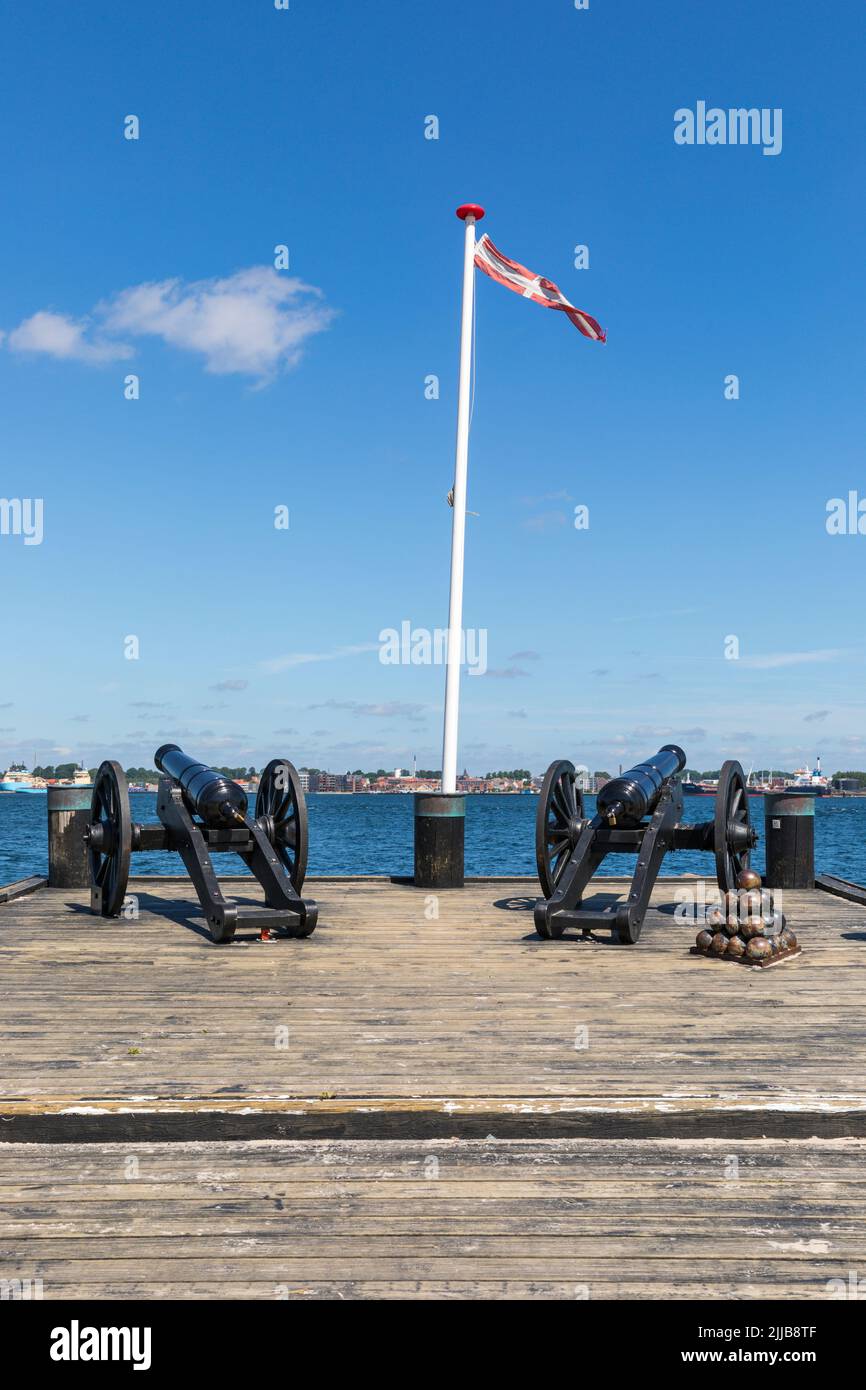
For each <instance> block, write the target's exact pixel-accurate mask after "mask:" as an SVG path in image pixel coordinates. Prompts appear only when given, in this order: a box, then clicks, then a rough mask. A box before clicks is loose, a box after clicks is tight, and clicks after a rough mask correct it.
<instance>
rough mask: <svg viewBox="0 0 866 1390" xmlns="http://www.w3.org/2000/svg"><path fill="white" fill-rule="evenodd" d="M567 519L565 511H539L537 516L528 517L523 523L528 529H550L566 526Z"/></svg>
mask: <svg viewBox="0 0 866 1390" xmlns="http://www.w3.org/2000/svg"><path fill="white" fill-rule="evenodd" d="M567 520H568V517H567V516H566V515H565V512H552V511H551V512H539V513H538V515H537V516H529V517H527V518H526V520H525V521H524V523H523V525H524V526H525V527H526V529H527V531H550V530H553V529H555V528H556V527H559V526H564V525H565V523H566V521H567Z"/></svg>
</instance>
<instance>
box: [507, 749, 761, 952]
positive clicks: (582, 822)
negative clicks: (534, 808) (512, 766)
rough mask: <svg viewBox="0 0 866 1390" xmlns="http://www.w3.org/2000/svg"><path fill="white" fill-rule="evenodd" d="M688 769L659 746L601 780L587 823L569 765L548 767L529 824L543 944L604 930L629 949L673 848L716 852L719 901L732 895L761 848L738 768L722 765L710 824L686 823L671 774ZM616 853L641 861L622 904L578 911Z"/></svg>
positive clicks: (682, 758) (678, 754)
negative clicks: (569, 933)
mask: <svg viewBox="0 0 866 1390" xmlns="http://www.w3.org/2000/svg"><path fill="white" fill-rule="evenodd" d="M685 765H686V755H685V753H684V752H683V750H682V749H681V748H679V747H677V745H676V744H673V743H667V744H665V746H664V747H663V748H660V749H659V751H658V753H656V754H655V756H654V757H652V758H648V759H647V760H646V762H644V763H639V764H638V765H637V766H636V767H633V768H631V769H630V770H629V771H628V772H625V773H623V774H622V775H621V776H620V777H614V778H613V779H612V780H611V781H609V782H606V783H605V785H604V786H603V787H602V789H601V791H600V792H599V793H598V798H597V803H596V814H595V815H594V816H592V817H588V816H586V815H585V813H584V802H583V793H582V791H581V790H580V789H579V787H578V786H577V779H576V773H575V768H574V764H573V763H570V762H568V761H566V760H560V761H557V762H554V763H551V765H550V767H549V768H548V770H547V774H546V776H545V779H544V784H543V786H542V790H541V796H540V798H539V804H538V812H537V815H536V826H535V852H536V862H537V865H538V877H539V881H540V883H541V888H542V892H543V893H544V897H543V898H542V899H540V900H539V901H538V902H537V903H536V905H535V926H536V929H537V931H538V933H539V935H540V936H544V937H548V938H549V937H559V936H562V934H563V932H564V931H565V929H566V928H567V927H580V928H581V929H582V930H583V931H584V932H589V931H592V930H594V929H596V928H608V929H610V930H611V932H612V934H613V936H614V938H615V939H616V940H618V941H620V942H623V943H626V944H633V943H634V942H636V941H637V939H638V937H639V936H640V931H641V927H642V926H643V920H644V917H645V915H646V910H647V906H648V904H649V899H650V894H651V893H652V889H653V885H654V883H655V881H656V878H657V877H658V873H659V869H660V868H661V863H662V860H663V859H664V856H665V855H666V854H667V853H669V852H670V851H671V850H703V851H705V852H709V853H712V854H714V855H715V863H716V878H717V880H718V884H719V888H720V890H721V892H722V894H723V895H724V894H727V893H731V892H734V891H735V890H736V889H737V881H738V878H739V876H740V874H741V873H742V872H743V870H744V869H748V867H749V855H750V852H751V850H752V849H753V848H754V846H755V844H756V843H757V840H758V834H757V831H756V830H754V829H753V827H752V825H751V824H750V821H749V798H748V793H747V789H746V779H745V776H744V775H743V769H742V767H741V766H740V764H739V763H738V762H733V761H729V762H726V763H725V764H724V766H723V768H722V771H721V774H720V776H719V785H718V790H717V792H716V804H715V814H714V817H713V819H712V820H711V821H708V822H704V823H702V824H697V825H683V824H682V823H681V822H680V817H681V815H682V812H683V790H682V786H681V784H680V782H679V779H678V773H680V772H682V770H683V768H684V767H685ZM615 853H620V854H635V853H636V854H637V856H638V862H637V867H636V869H635V872H634V877H633V879H632V882H631V888H630V890H629V894H628V898H627V900H626V902H625V903H622V904H619V905H617V906H616V907H614V908H613V909H611V910H607V911H602V910H592V909H589V908H584V907H582V906H581V899H582V897H583V893H584V890H585V889H586V886H587V884H588V883H589V881H590V879H591V878H592V876H593V874H594V873H595V871H596V869H597V868H598V867H599V865H600V864H601V862H602V860H603V859H604V858H605V857H606V856H607V855H608V854H615Z"/></svg>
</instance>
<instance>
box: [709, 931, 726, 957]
mask: <svg viewBox="0 0 866 1390" xmlns="http://www.w3.org/2000/svg"><path fill="white" fill-rule="evenodd" d="M727 949H728V938H727V936H726V935H725V933H724V932H723V931H717V932H716V934H715V936H714V937H713V939H712V941H711V943H710V955H711V956H723V955H724V953H725V951H726V950H727Z"/></svg>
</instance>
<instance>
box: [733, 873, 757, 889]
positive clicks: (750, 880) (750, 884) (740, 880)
mask: <svg viewBox="0 0 866 1390" xmlns="http://www.w3.org/2000/svg"><path fill="white" fill-rule="evenodd" d="M760 886H761V875H760V874H758V873H755V870H754V869H741V870H740V872H739V873H738V874H737V887H738V888H760Z"/></svg>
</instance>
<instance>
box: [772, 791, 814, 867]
mask: <svg viewBox="0 0 866 1390" xmlns="http://www.w3.org/2000/svg"><path fill="white" fill-rule="evenodd" d="M764 831H765V835H766V840H765V844H766V846H767V872H766V875H765V882H766V886H767V887H768V888H814V887H815V798H814V796H809V795H806V796H803V795H797V794H795V795H791V793H789V792H765V793H764Z"/></svg>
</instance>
